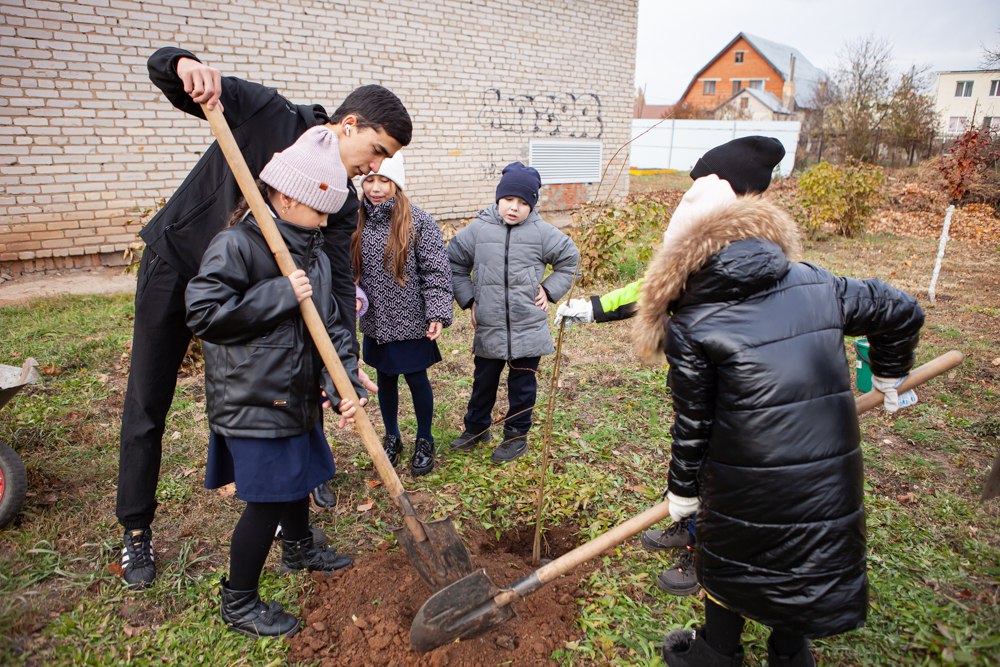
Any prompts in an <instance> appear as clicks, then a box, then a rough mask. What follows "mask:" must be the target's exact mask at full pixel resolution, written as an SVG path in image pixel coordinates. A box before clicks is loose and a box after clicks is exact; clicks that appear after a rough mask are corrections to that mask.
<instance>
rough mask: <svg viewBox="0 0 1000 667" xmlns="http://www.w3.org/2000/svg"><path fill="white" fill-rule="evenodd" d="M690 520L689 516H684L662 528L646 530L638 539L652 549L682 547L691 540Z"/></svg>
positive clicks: (661, 549)
mask: <svg viewBox="0 0 1000 667" xmlns="http://www.w3.org/2000/svg"><path fill="white" fill-rule="evenodd" d="M691 521H692V519H691V517H685V518H683V519H681V520H680V521H678V522H677V523H672V524H670V525H669V526H667V527H666V528H664V529H662V530H660V529H652V530H647V531H646V532H644V533H643V534H642V538H641V539H640V540H639V541H640V542H642V546H644V547H646V548H647V549H650V550H652V551H666V550H667V549H683V548H684V547H686V546H687V545H688V543H689V542H690V541H691V533H690V532H689V527H690V526H691Z"/></svg>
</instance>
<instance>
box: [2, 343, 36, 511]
mask: <svg viewBox="0 0 1000 667" xmlns="http://www.w3.org/2000/svg"><path fill="white" fill-rule="evenodd" d="M37 366H38V362H37V361H35V360H34V359H30V358H29V359H27V360H26V361H25V362H24V365H23V366H21V367H20V368H18V367H17V366H6V365H4V364H0V408H2V407H3V406H5V405H7V403H8V402H9V401H10V399H12V398H14V396H15V395H16V394H17V392H19V391H21V389H23V388H24V387H27V386H28V385H29V384H34V383H35V382H37V381H38V371H37V370H35V369H36V367H37ZM27 491H28V473H27V471H25V469H24V462H23V461H22V460H21V457H20V456H18V454H17V452H15V451H14V449H13V448H12V447H10V446H9V445H7V444H6V443H4V442H3V441H2V440H0V528H3V527H5V526H6V525H7V524H8V523H10V522H11V521H13V520H14V517H16V516H17V514H18V512H20V511H21V506H22V505H23V504H24V495H25V493H26V492H27Z"/></svg>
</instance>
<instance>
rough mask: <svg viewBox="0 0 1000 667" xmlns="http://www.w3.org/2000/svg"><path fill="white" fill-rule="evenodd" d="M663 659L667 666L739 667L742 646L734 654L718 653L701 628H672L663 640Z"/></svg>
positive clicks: (741, 661)
mask: <svg viewBox="0 0 1000 667" xmlns="http://www.w3.org/2000/svg"><path fill="white" fill-rule="evenodd" d="M662 653H663V659H664V660H665V661H666V663H667V665H669V667H740V666H741V665H742V664H743V647H742V646H741V647H740V648H739V649H738V650H737V651H736V653H735V654H733V655H725V654H724V653H719V652H718V651H716V650H715V649H714V648H712V647H711V646H709V645H708V642H707V641H705V634H704V630H703V628H698V629H696V630H674V631H672V632H670V633H669V634H668V635H667V636H666V637H665V638H664V640H663V650H662Z"/></svg>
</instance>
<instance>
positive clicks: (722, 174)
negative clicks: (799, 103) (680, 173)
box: [691, 137, 785, 195]
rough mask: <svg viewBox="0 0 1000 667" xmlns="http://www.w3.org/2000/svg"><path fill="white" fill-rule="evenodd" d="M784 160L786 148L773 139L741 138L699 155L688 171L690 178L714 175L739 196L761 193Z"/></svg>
mask: <svg viewBox="0 0 1000 667" xmlns="http://www.w3.org/2000/svg"><path fill="white" fill-rule="evenodd" d="M783 157H785V147H784V146H782V145H781V142H780V141H778V140H777V139H775V138H774V137H741V138H739V139H733V140H732V141H730V142H727V143H724V144H722V145H721V146H716V147H715V148H713V149H712V150H710V151H708V152H707V153H705V154H704V155H702V156H701V159H699V160H698V162H697V163H695V165H694V169H692V170H691V178H692V179H693V180H697V179H699V178H701V177H702V176H708V175H709V174H715V175H716V176H718V177H719V178H721V179H722V180H724V181H729V185H730V186H732V188H733V192H735V193H736V194H738V195H745V194H754V193H759V192H764V190H767V186H769V185H770V184H771V173H772V172H773V171H774V168H775V167H776V166H778V163H779V162H781V158H783Z"/></svg>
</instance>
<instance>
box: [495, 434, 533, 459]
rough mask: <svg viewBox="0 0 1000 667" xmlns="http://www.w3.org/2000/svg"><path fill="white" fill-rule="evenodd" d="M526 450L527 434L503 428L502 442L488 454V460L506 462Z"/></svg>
mask: <svg viewBox="0 0 1000 667" xmlns="http://www.w3.org/2000/svg"><path fill="white" fill-rule="evenodd" d="M526 451H528V434H527V433H517V432H515V431H508V430H507V429H504V431H503V442H501V443H500V444H499V445H498V446H497V447H496V449H494V450H493V453H492V454H490V461H493V463H507V462H508V461H513V460H514V459H516V458H519V457H520V456H522V455H523V454H524V453H525V452H526Z"/></svg>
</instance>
